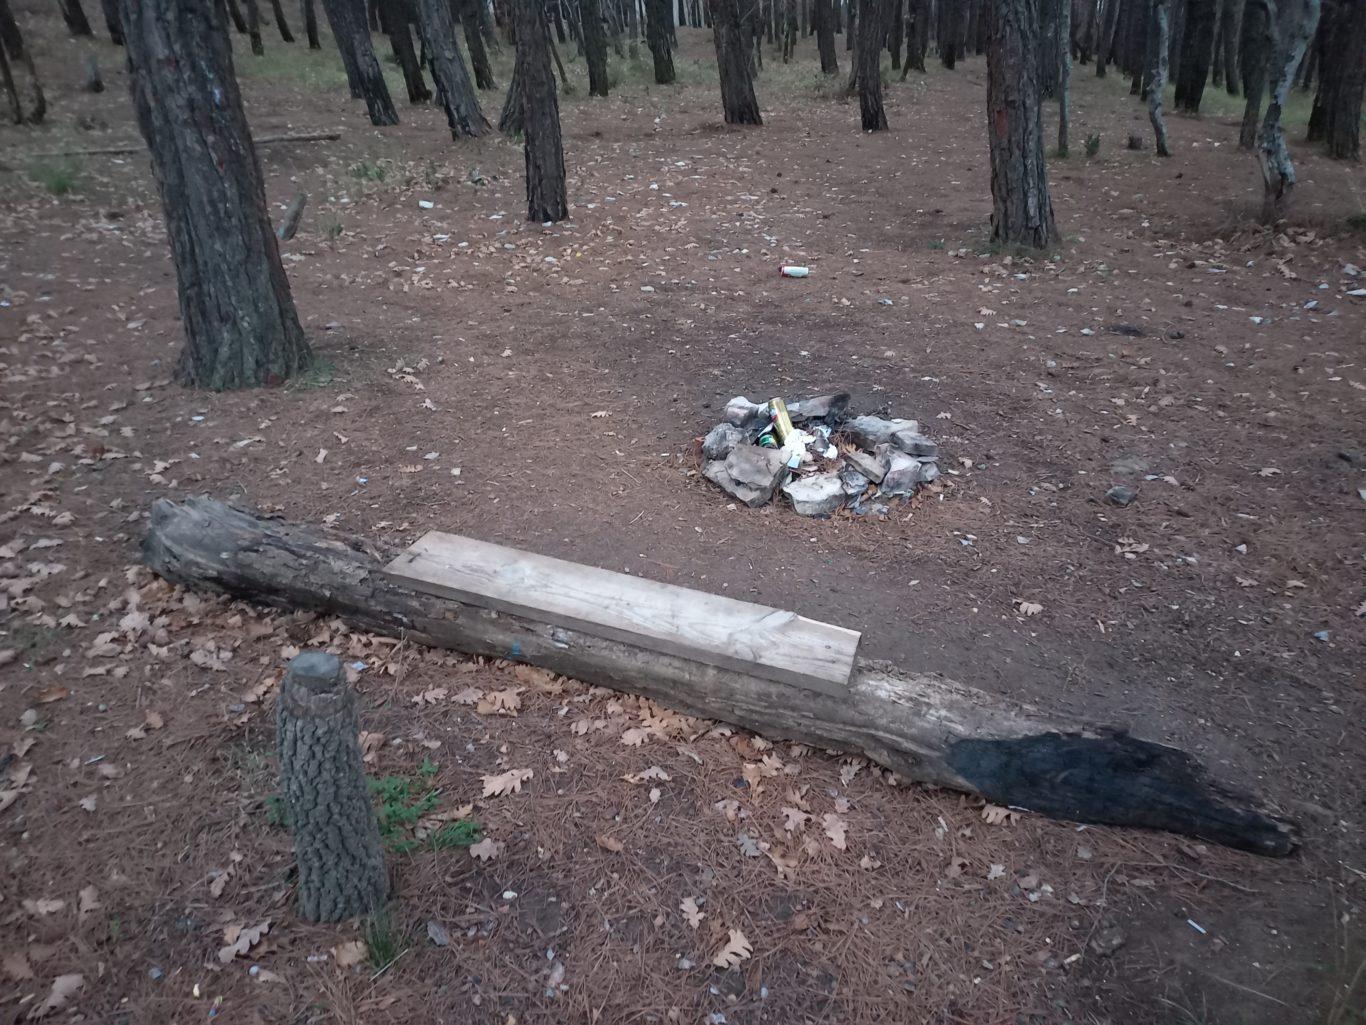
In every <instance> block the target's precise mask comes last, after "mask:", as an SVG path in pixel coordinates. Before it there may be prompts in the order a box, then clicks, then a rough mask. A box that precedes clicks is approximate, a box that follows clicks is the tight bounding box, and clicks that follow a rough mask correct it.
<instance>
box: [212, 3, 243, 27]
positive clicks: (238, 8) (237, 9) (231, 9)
mask: <svg viewBox="0 0 1366 1025" xmlns="http://www.w3.org/2000/svg"><path fill="white" fill-rule="evenodd" d="M215 2H216V3H221V4H223V6H224V7H225V8H226V9H227V12H228V17H229V18H231V19H232V27H233V28H234V29H235V30H236V31H237V33H238V35H243V36H244V35H246V34H247V19H246V16H245V15H244V14H243V13H242V5H241V4H239V3H238V2H237V0H215Z"/></svg>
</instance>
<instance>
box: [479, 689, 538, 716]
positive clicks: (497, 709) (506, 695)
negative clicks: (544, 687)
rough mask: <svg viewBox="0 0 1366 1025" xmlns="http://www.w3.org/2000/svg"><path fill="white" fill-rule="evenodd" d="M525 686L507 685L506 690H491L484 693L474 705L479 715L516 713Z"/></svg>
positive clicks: (520, 705)
mask: <svg viewBox="0 0 1366 1025" xmlns="http://www.w3.org/2000/svg"><path fill="white" fill-rule="evenodd" d="M524 690H526V688H525V687H509V688H508V689H507V690H491V691H489V692H488V693H487V694H485V695H484V698H483V700H482V701H480V702H479V703H478V705H477V706H476V707H475V711H476V712H478V713H479V714H480V715H516V714H517V711H518V709H520V708H521V707H522V699H521V697H520V695H521V693H522V691H524Z"/></svg>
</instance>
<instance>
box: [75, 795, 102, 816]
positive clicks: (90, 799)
mask: <svg viewBox="0 0 1366 1025" xmlns="http://www.w3.org/2000/svg"><path fill="white" fill-rule="evenodd" d="M76 803H77V804H79V805H80V806H81V807H82V808H83V809H84V810H86V811H89V812H93V811H94V810H95V807H96V805H98V804H99V798H98V797H97V796H96V795H94V794H90V795H89V796H87V797H82V798H81V799H80V800H79V801H77V802H76Z"/></svg>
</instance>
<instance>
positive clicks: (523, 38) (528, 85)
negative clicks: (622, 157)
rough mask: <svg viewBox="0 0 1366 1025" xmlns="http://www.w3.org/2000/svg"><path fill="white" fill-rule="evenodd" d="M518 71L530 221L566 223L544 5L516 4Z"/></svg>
mask: <svg viewBox="0 0 1366 1025" xmlns="http://www.w3.org/2000/svg"><path fill="white" fill-rule="evenodd" d="M513 13H514V16H515V18H516V26H517V67H516V70H515V71H514V72H513V74H514V76H515V77H519V78H520V79H521V81H520V83H519V84H520V87H521V88H520V91H521V107H522V153H523V156H524V157H525V162H526V205H527V214H526V216H527V220H529V221H542V222H544V221H562V220H564V219H565V218H566V217H568V216H569V200H568V197H567V195H566V192H565V174H564V146H563V144H562V143H561V141H560V103H559V100H558V98H557V97H556V95H555V78H554V75H553V74H552V73H551V70H550V26H549V25H548V24H547V23H546V17H545V7H544V5H543V4H542V2H541V0H513Z"/></svg>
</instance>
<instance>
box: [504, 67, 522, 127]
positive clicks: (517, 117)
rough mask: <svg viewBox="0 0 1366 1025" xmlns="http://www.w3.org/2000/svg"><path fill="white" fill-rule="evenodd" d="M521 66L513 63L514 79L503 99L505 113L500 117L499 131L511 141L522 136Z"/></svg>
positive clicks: (510, 82)
mask: <svg viewBox="0 0 1366 1025" xmlns="http://www.w3.org/2000/svg"><path fill="white" fill-rule="evenodd" d="M520 70H521V65H520V64H518V62H517V61H516V60H515V59H514V60H513V62H512V79H511V80H510V81H509V82H508V92H507V96H506V97H504V99H503V111H502V113H501V114H499V115H498V131H500V132H502V133H503V134H504V135H506V136H507V137H508V138H509V139H515V138H517V136H519V135H521V134H522V78H521V76H520V75H519V74H518V72H519V71H520Z"/></svg>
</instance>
